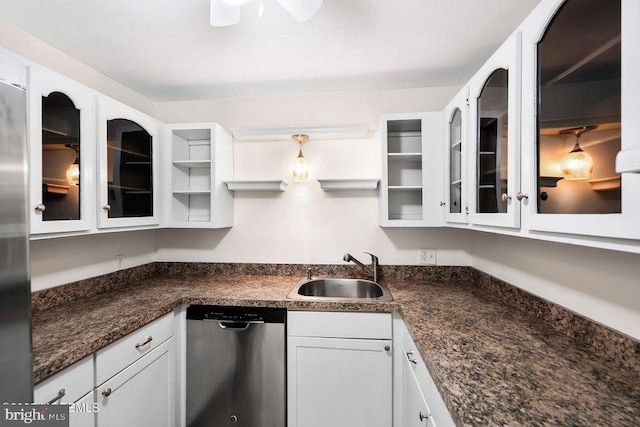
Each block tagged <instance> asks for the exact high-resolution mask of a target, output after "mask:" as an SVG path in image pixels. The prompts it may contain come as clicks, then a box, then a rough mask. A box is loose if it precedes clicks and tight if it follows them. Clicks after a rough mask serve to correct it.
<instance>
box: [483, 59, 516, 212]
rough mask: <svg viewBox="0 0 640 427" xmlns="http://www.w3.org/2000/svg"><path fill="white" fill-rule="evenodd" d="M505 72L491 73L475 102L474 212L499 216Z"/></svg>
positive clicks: (504, 175) (504, 154)
mask: <svg viewBox="0 0 640 427" xmlns="http://www.w3.org/2000/svg"><path fill="white" fill-rule="evenodd" d="M508 95H509V72H508V71H507V70H505V69H504V68H499V69H498V70H496V71H494V72H493V73H492V74H491V76H490V77H489V78H488V79H487V81H486V83H485V84H484V87H483V88H482V92H481V94H480V97H479V98H478V129H477V130H478V133H477V134H478V150H477V153H476V154H477V162H476V164H477V173H478V176H477V183H478V185H477V188H476V211H477V212H478V213H503V212H506V211H507V202H506V200H505V201H503V200H502V194H503V193H506V192H507V184H508V181H507V174H508V165H507V159H508V155H507V142H508V124H509V123H508V118H509V113H508V109H509V102H508Z"/></svg>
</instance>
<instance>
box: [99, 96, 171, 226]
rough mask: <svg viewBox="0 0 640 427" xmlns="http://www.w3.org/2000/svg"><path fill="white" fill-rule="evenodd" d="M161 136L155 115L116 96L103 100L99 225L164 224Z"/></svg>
mask: <svg viewBox="0 0 640 427" xmlns="http://www.w3.org/2000/svg"><path fill="white" fill-rule="evenodd" d="M158 136H159V125H158V123H157V122H156V121H155V120H154V119H153V118H151V117H149V116H146V115H145V114H142V113H140V112H138V111H136V110H133V109H131V108H130V107H127V106H126V105H124V104H120V103H119V102H116V101H114V100H111V99H108V98H106V97H101V98H100V102H99V118H98V143H99V151H98V153H99V167H100V177H99V195H98V203H99V209H98V211H99V214H98V225H99V227H100V228H107V227H136V226H146V225H155V224H158V223H159V201H158V194H159V193H157V192H156V189H157V185H156V182H157V177H158V171H157V164H158V161H157V154H158V150H157V146H158V142H157V139H158Z"/></svg>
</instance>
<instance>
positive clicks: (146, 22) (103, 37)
mask: <svg viewBox="0 0 640 427" xmlns="http://www.w3.org/2000/svg"><path fill="white" fill-rule="evenodd" d="M258 1H259V0H251V1H250V2H249V3H247V4H246V5H245V6H243V10H242V20H241V22H240V24H238V25H236V26H233V27H225V28H214V27H211V26H210V25H209V3H208V0H102V1H100V0H91V1H87V0H0V17H2V18H3V19H5V20H6V21H9V22H11V23H13V24H14V25H16V26H18V27H20V28H22V29H24V30H25V31H27V32H29V33H31V34H33V35H35V36H36V37H38V38H40V39H41V40H43V41H45V42H47V43H49V44H50V45H53V46H55V47H56V48H58V49H60V50H62V51H64V52H66V53H67V54H69V55H71V56H73V57H75V58H76V59H78V60H80V61H82V62H84V63H86V64H88V65H89V66H91V67H93V68H94V69H96V70H98V71H100V72H101V73H103V74H105V75H107V76H109V77H111V78H113V79H114V80H116V81H118V82H120V83H122V84H124V85H126V86H128V87H130V88H132V89H134V90H136V91H138V92H140V93H142V94H143V95H146V96H147V97H149V98H151V99H153V100H156V101H168V100H185V99H206V98H216V97H229V96H253V95H275V94H288V93H301V92H316V91H336V90H349V89H393V88H413V87H428V86H444V85H460V84H463V83H464V82H465V81H466V80H467V79H468V78H469V77H471V75H473V73H474V72H475V70H476V69H477V68H478V67H479V66H480V65H481V64H482V62H483V61H484V60H485V59H486V58H488V56H489V55H490V54H491V53H492V52H493V51H494V50H495V49H496V48H497V47H498V46H499V45H500V43H501V42H502V41H503V40H504V39H505V38H506V37H507V36H508V35H509V34H510V33H511V32H512V31H513V30H514V29H515V28H516V26H517V25H518V24H519V23H520V22H521V21H522V19H523V18H524V17H526V15H527V14H528V13H529V12H530V11H531V10H532V9H533V8H534V7H535V5H537V4H538V3H539V2H540V0H324V5H323V7H322V8H321V9H320V11H319V12H318V13H317V14H316V15H315V16H314V17H313V18H311V19H310V20H309V21H307V22H306V23H304V24H300V23H298V22H297V21H295V20H294V19H293V18H292V17H291V16H289V15H288V14H287V12H286V11H284V9H282V8H281V6H280V5H279V4H278V3H277V2H276V0H263V1H264V7H265V14H264V17H263V18H259V17H258V16H257V8H258Z"/></svg>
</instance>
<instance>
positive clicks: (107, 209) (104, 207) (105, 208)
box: [102, 205, 111, 212]
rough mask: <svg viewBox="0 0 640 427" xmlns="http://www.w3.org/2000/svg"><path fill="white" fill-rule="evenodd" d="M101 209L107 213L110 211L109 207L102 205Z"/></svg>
mask: <svg viewBox="0 0 640 427" xmlns="http://www.w3.org/2000/svg"><path fill="white" fill-rule="evenodd" d="M102 209H104V210H105V211H107V212H109V211H110V210H111V205H104V206H103V207H102Z"/></svg>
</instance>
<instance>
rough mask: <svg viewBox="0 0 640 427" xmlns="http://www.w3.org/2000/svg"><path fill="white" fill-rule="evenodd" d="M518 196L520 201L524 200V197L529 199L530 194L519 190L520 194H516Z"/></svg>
mask: <svg viewBox="0 0 640 427" xmlns="http://www.w3.org/2000/svg"><path fill="white" fill-rule="evenodd" d="M516 198H517V199H518V201H520V202H521V201H522V199H527V200H528V199H529V195H528V194H523V193H522V192H520V191H518V194H516Z"/></svg>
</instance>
